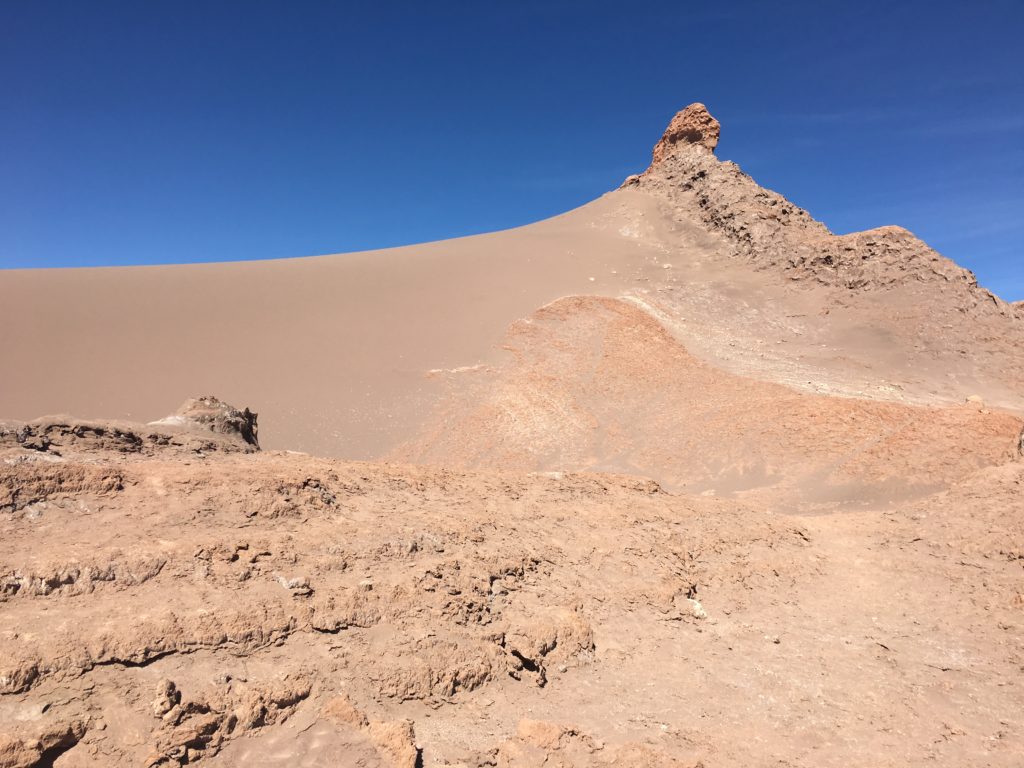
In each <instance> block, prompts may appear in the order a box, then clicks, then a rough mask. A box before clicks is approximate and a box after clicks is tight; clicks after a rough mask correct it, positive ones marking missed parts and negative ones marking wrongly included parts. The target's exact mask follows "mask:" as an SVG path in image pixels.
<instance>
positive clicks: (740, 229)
mask: <svg viewBox="0 0 1024 768" xmlns="http://www.w3.org/2000/svg"><path fill="white" fill-rule="evenodd" d="M718 136H719V127H718V121H717V120H715V118H714V117H712V116H711V115H710V114H708V112H707V110H706V109H705V108H704V105H703V104H691V105H690V106H689V107H687V108H686V109H684V110H683V111H682V112H680V113H679V114H677V115H676V116H675V117H674V118H673V120H672V122H671V124H670V125H669V127H668V129H667V130H666V131H665V134H664V135H663V136H662V138H661V140H660V141H659V142H658V143H657V144H656V145H655V147H654V156H653V161H652V163H651V165H650V167H648V168H647V170H646V171H644V172H643V173H642V174H639V175H636V176H630V177H629V178H627V179H626V180H625V182H623V184H622V187H623V188H637V189H642V190H644V191H646V192H650V193H652V194H655V195H658V196H661V197H663V198H665V199H666V200H667V201H668V202H669V203H670V205H671V207H672V209H673V210H674V213H675V215H676V216H677V217H679V218H680V219H685V220H686V221H693V220H696V221H699V222H701V223H702V224H703V225H704V226H705V227H706V228H707V229H708V230H709V231H710V232H712V233H715V234H718V235H721V236H724V237H725V238H726V240H728V241H729V243H730V244H731V245H732V247H733V249H734V254H735V256H736V257H737V258H740V259H743V260H744V261H746V262H748V263H750V264H751V265H752V266H753V267H754V268H756V269H762V270H772V271H777V272H781V273H783V274H784V275H785V276H787V277H789V278H790V279H792V280H794V281H803V282H808V283H814V284H822V285H827V286H833V287H838V288H843V289H846V290H853V291H861V290H879V289H881V290H885V289H889V288H893V287H897V286H900V285H905V284H908V283H914V284H919V283H930V284H935V285H938V286H941V288H942V290H943V293H944V294H945V295H946V297H947V300H948V302H949V303H951V304H953V305H954V306H955V308H956V309H957V310H959V311H961V312H967V311H973V310H979V311H984V312H996V313H998V314H1001V315H1004V316H1006V317H1007V318H1011V319H1012V318H1017V317H1019V316H1020V312H1019V311H1018V310H1016V309H1014V308H1013V307H1011V306H1010V305H1008V304H1006V303H1005V302H1003V301H1002V300H1000V299H999V298H998V297H996V296H994V295H993V294H992V293H990V292H989V291H987V290H985V289H984V288H982V287H980V286H979V285H978V281H977V279H976V278H975V276H974V274H973V273H971V272H970V271H969V270H966V269H963V268H962V267H960V266H958V265H957V264H955V263H954V262H952V261H951V260H949V259H947V258H945V257H944V256H942V255H941V254H939V253H937V252H936V251H935V250H933V249H932V248H930V247H929V246H928V245H927V244H926V243H924V242H923V241H921V240H920V239H918V238H917V237H915V236H914V235H913V234H912V233H910V232H908V231H907V230H905V229H903V228H901V227H896V226H885V227H879V228H877V229H871V230H867V231H864V232H855V233H852V234H848V235H835V234H833V233H832V232H830V231H829V229H828V228H827V227H826V226H825V225H824V224H822V223H821V222H819V221H816V220H815V219H814V218H813V217H812V216H811V215H810V214H809V213H808V212H807V211H805V210H803V209H802V208H800V207H799V206H796V205H794V204H793V203H791V202H790V201H788V200H787V199H786V198H784V197H782V195H779V194H778V193H776V192H773V191H772V190H770V189H765V188H764V187H761V186H759V185H758V184H757V182H755V181H754V180H753V179H752V178H751V177H750V176H748V175H747V174H745V173H744V172H743V171H742V170H741V169H740V168H739V166H737V165H736V164H735V163H732V162H723V161H720V160H719V159H718V158H716V157H715V156H714V154H713V153H712V151H711V150H713V149H714V148H715V146H717V143H718Z"/></svg>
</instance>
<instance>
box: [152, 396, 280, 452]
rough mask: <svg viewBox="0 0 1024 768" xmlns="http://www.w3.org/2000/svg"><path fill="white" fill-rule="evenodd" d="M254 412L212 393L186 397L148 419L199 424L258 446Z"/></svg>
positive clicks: (170, 423) (167, 424)
mask: <svg viewBox="0 0 1024 768" xmlns="http://www.w3.org/2000/svg"><path fill="white" fill-rule="evenodd" d="M256 419H257V414H255V413H253V412H252V411H250V410H249V409H248V408H245V409H243V410H241V411H240V410H238V409H237V408H235V407H234V406H231V405H229V404H228V403H225V402H224V401H222V400H219V399H218V398H216V397H214V396H213V395H205V396H203V397H197V398H189V399H188V400H186V401H185V403H184V404H183V405H182V406H181V407H180V408H179V409H178V410H177V411H176V412H175V413H174V414H172V415H171V416H168V417H166V418H163V419H160V420H159V421H154V422H151V423H152V424H153V425H160V426H179V427H186V428H188V427H193V428H195V427H198V428H200V429H207V430H209V431H210V432H216V433H218V434H221V435H227V436H229V437H239V438H241V439H242V440H243V441H244V442H245V443H248V444H249V445H251V446H254V447H256V448H259V447H260V443H259V439H258V433H259V430H258V427H257V425H256Z"/></svg>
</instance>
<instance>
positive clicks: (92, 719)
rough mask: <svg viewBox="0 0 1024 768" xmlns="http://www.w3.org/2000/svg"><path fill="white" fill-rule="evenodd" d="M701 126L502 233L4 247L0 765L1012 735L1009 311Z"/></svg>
mask: <svg viewBox="0 0 1024 768" xmlns="http://www.w3.org/2000/svg"><path fill="white" fill-rule="evenodd" d="M720 130H721V127H720V126H719V124H718V122H717V121H716V120H715V119H714V118H713V117H712V116H711V115H710V114H709V113H708V111H707V110H706V109H705V108H704V107H703V105H700V104H694V105H691V106H689V107H687V108H686V109H684V110H682V111H681V112H680V113H678V114H677V115H676V116H675V118H673V120H672V121H671V123H670V124H669V126H668V128H667V129H666V130H665V133H664V135H663V136H662V138H661V140H659V141H658V142H657V144H656V145H655V147H654V151H653V154H652V162H651V165H650V167H649V168H648V169H646V170H645V171H643V172H642V173H640V174H637V175H636V176H631V177H629V178H628V179H626V180H625V181H624V182H623V183H622V185H621V186H620V187H619V188H618V189H616V190H614V191H611V192H609V193H607V194H606V195H604V196H602V197H601V198H599V199H597V200H595V201H593V202H592V203H589V204H587V205H585V206H583V207H581V208H578V209H576V210H574V211H570V212H568V213H566V214H564V215H562V216H558V217H555V218H553V219H549V220H546V221H542V222H539V223H537V224H532V225H529V226H525V227H521V228H518V229H514V230H509V231H505V232H497V233H493V234H489V235H483V236H478V237H470V238H463V239H459V240H452V241H444V242H437V243H428V244H425V245H417V246H410V247H406V248H397V249H390V250H386V251H377V252H367V253H354V254H340V255H332V256H321V257H313V258H302V259H289V260H281V261H270V262H244V263H225V264H212V265H189V266H166V267H135V268H109V269H77V270H20V271H19V270H12V271H5V272H0V291H2V295H3V296H4V301H3V302H2V303H0V324H2V327H4V328H5V332H4V334H2V335H0V359H2V360H4V361H5V366H6V374H7V375H6V376H5V377H4V383H3V385H2V386H0V418H3V419H4V421H2V422H0V768H12V767H14V766H17V767H18V768H24V767H28V766H61V767H64V768H71V767H72V766H95V767H98V766H112V765H118V766H120V765H124V766H179V765H190V764H193V763H202V764H203V765H208V766H211V768H213V767H214V766H285V765H287V766H293V765H295V766H325V767H326V766H400V767H401V768H414V767H415V766H444V765H449V766H464V767H466V768H468V767H471V766H472V767H474V768H483V767H484V766H503V767H508V768H512V767H513V766H515V767H517V768H526V767H527V766H604V765H619V766H688V767H691V768H692V767H695V766H704V768H711V767H712V766H779V767H781V766H808V767H811V766H815V767H816V766H865V767H866V766H908V765H949V766H1020V765H1022V764H1024V715H1022V714H1021V713H1024V388H1022V386H1021V381H1022V375H1024V307H1022V306H1021V305H1020V304H1011V303H1007V302H1005V301H1003V300H1002V299H1001V298H999V297H998V296H995V295H993V294H992V293H990V292H989V291H987V290H985V289H984V288H982V287H980V286H979V285H978V283H977V281H976V280H975V278H974V276H973V275H972V274H971V273H970V272H968V271H967V270H964V269H962V268H961V267H959V266H957V265H956V264H954V263H953V262H951V261H949V260H948V259H946V258H944V257H943V256H941V255H940V254H938V253H936V252H935V251H934V250H932V249H931V248H929V247H928V246H927V245H926V244H925V243H923V242H922V241H920V240H918V239H917V238H916V237H915V236H914V235H912V234H911V233H909V232H907V231H906V230H903V229H901V228H899V227H896V226H882V227H880V228H879V229H875V230H870V231H867V232H859V233H852V234H845V235H835V234H833V233H832V232H830V231H829V230H828V229H827V228H826V226H825V225H824V224H822V223H820V222H817V221H815V220H814V219H813V218H812V217H811V216H810V215H809V214H808V213H807V212H806V211H804V210H802V209H800V208H799V207H797V206H795V205H794V204H792V203H790V202H789V201H787V200H786V199H785V198H784V197H782V196H781V195H779V194H777V193H775V192H772V191H770V190H767V189H764V188H762V187H760V186H758V185H757V183H756V182H755V181H754V180H753V179H751V178H750V177H748V176H746V175H745V174H744V173H743V172H742V171H741V170H740V169H739V168H738V167H737V166H736V165H735V164H733V163H729V162H722V161H720V160H719V159H718V158H717V157H716V156H715V149H716V146H717V143H718V140H719V135H720ZM182 403H184V404H182ZM179 406H180V407H179ZM249 409H251V410H249ZM253 412H256V413H253Z"/></svg>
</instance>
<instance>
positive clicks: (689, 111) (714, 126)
mask: <svg viewBox="0 0 1024 768" xmlns="http://www.w3.org/2000/svg"><path fill="white" fill-rule="evenodd" d="M721 130H722V127H721V125H720V124H719V122H718V121H717V120H715V118H713V117H712V116H711V113H709V112H708V110H707V107H705V106H704V105H703V104H701V103H699V102H698V103H695V104H691V105H690V106H688V107H686V108H685V109H683V110H681V111H679V112H678V113H676V116H675V117H673V118H672V122H671V123H669V124H668V128H666V129H665V133H664V134H663V135H662V137H661V140H660V141H658V143H657V144H655V145H654V154H653V157H652V158H651V166H652V167H653V166H655V165H658V164H659V163H661V162H662V161H664V160H665V158H667V157H669V156H670V155H672V154H674V153H675V152H676V151H677V150H678V149H679V148H680V147H681V146H688V145H697V146H700V147H704V148H705V149H708V150H711V151H712V152H714V151H715V147H717V146H718V137H719V135H720V134H721Z"/></svg>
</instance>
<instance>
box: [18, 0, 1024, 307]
mask: <svg viewBox="0 0 1024 768" xmlns="http://www.w3.org/2000/svg"><path fill="white" fill-rule="evenodd" d="M715 5H716V4H713V3H707V2H704V3H687V2H680V0H674V1H673V2H664V3H642V2H639V3H626V2H621V0H619V1H617V2H557V1H556V0H545V1H542V2H534V1H532V0H527V1H525V2H524V1H519V2H508V3H487V2H460V3H445V2H409V3H387V2H381V3H369V2H367V3H355V2H323V3H320V2H283V0H282V1H281V2H260V1H259V0H249V1H248V2H223V1H219V0H210V1H209V2H181V1H178V2H160V1H158V0H146V1H145V2H138V0H133V1H132V2H106V1H104V0H96V1H95V2H79V1H77V0H76V1H74V2H64V3H55V2H48V1H47V0H31V2H16V1H15V0H0V148H2V151H0V266H2V267H19V266H20V267H24V266H65V265H97V264H136V263H156V262H190V261H221V260H231V259H253V258H271V257H283V256H299V255H309V254H317V253H329V252H337V251H348V250H357V249H366V248H377V247H384V246H390V245H397V244H403V243H413V242H419V241H425V240H436V239H440V238H446V237H453V236H457V235H465V234H470V233H476V232H483V231H488V230H494V229H501V228H505V227H510V226H515V225H519V224H524V223H527V222H530V221H534V220H537V219H541V218H544V217H547V216H550V215H553V214H556V213H559V212H562V211H564V210H567V209H569V208H572V207H575V206H577V205H579V204H581V203H584V202H586V201H587V200H590V199H592V198H594V197H596V196H598V195H600V194H601V193H603V192H605V191H607V190H608V189H611V188H613V187H615V186H616V185H617V184H618V183H619V182H620V181H621V179H622V178H623V177H625V176H626V175H627V174H629V173H632V172H635V171H638V170H640V169H642V168H644V167H645V166H646V164H647V162H648V159H649V156H650V148H651V146H652V144H653V143H654V142H655V140H656V139H657V138H658V136H659V135H660V132H661V130H662V128H663V127H664V125H665V124H666V123H667V121H668V120H669V118H670V117H671V116H672V114H673V113H674V112H675V111H676V110H677V109H678V108H680V107H682V106H684V105H686V104H687V103H689V102H691V101H703V102H705V103H706V104H707V105H708V107H709V108H710V110H711V111H712V113H713V114H714V115H715V116H716V117H718V118H719V119H720V120H721V122H722V124H723V131H722V142H721V144H720V145H719V155H720V156H721V157H725V158H728V159H732V160H735V161H737V162H738V163H739V164H740V165H741V166H742V167H743V168H744V169H745V170H746V171H747V172H749V173H750V174H751V175H753V176H754V178H756V179H757V180H758V181H760V182H761V183H762V184H764V185H766V186H769V187H772V188H773V189H776V190H777V191H779V192H781V193H783V194H785V195H786V196H787V197H789V198H790V199H791V200H793V201H794V202H796V203H798V204H800V205H802V206H804V207H806V208H808V209H809V210H810V211H811V212H812V213H813V214H814V215H815V216H817V217H818V218H820V219H822V220H824V221H825V223H826V224H828V225H829V226H830V227H831V228H832V229H833V230H834V231H837V232H847V231H851V230H855V229H864V228H868V227H872V226H876V225H881V224H890V223H896V224H901V225H903V226H906V227H908V228H909V229H911V230H913V231H914V232H915V233H917V234H918V235H919V236H921V237H923V238H924V239H925V240H927V241H928V242H929V243H931V244H932V245H933V246H935V247H937V248H938V249H939V250H940V251H942V252H943V253H945V254H946V255H948V256H950V257H952V258H954V259H956V260H957V261H959V262H960V263H962V264H964V265H965V266H968V267H969V268H971V269H973V270H975V271H976V272H977V273H978V276H979V278H980V280H981V282H982V283H983V284H984V285H986V286H988V287H990V288H992V289H994V290H996V291H997V292H998V293H999V294H1000V295H1002V296H1003V297H1005V298H1007V299H1011V300H1017V299H1024V263H1022V257H1024V248H1022V245H1021V243H1022V241H1024V42H1022V41H1024V37H1022V31H1024V2H1021V0H963V1H962V2H948V1H944V0H929V1H927V2H903V1H901V2H871V1H867V0H865V1H863V2H848V3H840V2H828V1H827V0H826V1H824V2H823V1H822V0H814V1H813V2H810V1H808V2H785V1H784V0H776V1H775V2H764V1H763V0H758V1H757V2H723V3H718V4H717V5H718V6H721V7H720V8H715V7H714V6H715Z"/></svg>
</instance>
